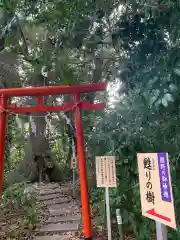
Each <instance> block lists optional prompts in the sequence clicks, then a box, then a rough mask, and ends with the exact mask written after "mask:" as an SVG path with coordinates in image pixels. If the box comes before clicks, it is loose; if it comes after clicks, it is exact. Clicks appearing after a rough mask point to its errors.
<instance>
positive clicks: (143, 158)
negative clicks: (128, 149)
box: [137, 153, 176, 229]
mask: <svg viewBox="0 0 180 240" xmlns="http://www.w3.org/2000/svg"><path fill="white" fill-rule="evenodd" d="M137 160H138V168H139V182H140V193H141V208H142V215H143V216H146V217H148V218H151V219H153V220H155V221H158V222H160V223H162V224H164V225H167V226H169V227H172V228H175V229H176V220H175V214H174V203H173V195H172V187H171V176H170V171H169V160H168V154H167V153H137Z"/></svg>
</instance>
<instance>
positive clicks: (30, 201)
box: [0, 183, 41, 239]
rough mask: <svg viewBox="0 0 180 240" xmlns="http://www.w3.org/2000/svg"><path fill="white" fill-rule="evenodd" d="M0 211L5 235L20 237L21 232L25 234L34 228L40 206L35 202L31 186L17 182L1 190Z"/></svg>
mask: <svg viewBox="0 0 180 240" xmlns="http://www.w3.org/2000/svg"><path fill="white" fill-rule="evenodd" d="M0 211H1V221H3V222H5V223H6V224H5V225H4V228H3V230H4V232H5V233H6V236H7V237H11V238H10V239H13V237H15V238H16V239H21V235H22V234H26V236H27V235H28V234H29V232H31V231H32V230H33V229H34V228H35V226H36V223H37V222H38V215H39V213H40V211H41V206H40V205H39V204H38V203H37V204H36V200H35V197H34V193H33V187H32V186H30V185H29V186H28V185H27V184H26V183H18V184H13V185H12V186H10V187H8V188H7V189H5V191H4V192H3V197H2V201H1V205H0ZM1 231H2V230H1Z"/></svg>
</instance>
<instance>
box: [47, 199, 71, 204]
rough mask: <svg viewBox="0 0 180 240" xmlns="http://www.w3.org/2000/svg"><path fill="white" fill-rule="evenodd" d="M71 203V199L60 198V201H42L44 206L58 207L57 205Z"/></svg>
mask: <svg viewBox="0 0 180 240" xmlns="http://www.w3.org/2000/svg"><path fill="white" fill-rule="evenodd" d="M70 201H71V198H61V199H58V198H57V199H49V200H45V201H43V203H44V204H45V205H46V206H49V205H59V204H63V203H69V202H70Z"/></svg>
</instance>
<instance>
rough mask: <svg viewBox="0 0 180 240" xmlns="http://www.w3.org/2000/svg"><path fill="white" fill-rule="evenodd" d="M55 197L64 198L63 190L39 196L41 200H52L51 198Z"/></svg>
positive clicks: (38, 198)
mask: <svg viewBox="0 0 180 240" xmlns="http://www.w3.org/2000/svg"><path fill="white" fill-rule="evenodd" d="M54 198H62V192H61V193H52V194H47V195H39V196H37V200H39V201H44V200H50V199H54Z"/></svg>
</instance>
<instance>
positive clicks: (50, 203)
mask: <svg viewBox="0 0 180 240" xmlns="http://www.w3.org/2000/svg"><path fill="white" fill-rule="evenodd" d="M69 190H70V187H69V186H67V184H64V185H58V184H56V183H51V184H43V183H41V184H39V185H38V186H37V189H36V198H37V200H38V201H40V202H41V203H42V204H43V205H45V206H46V209H47V211H46V212H45V213H44V216H43V218H42V221H41V222H40V223H39V224H38V225H37V227H36V229H35V236H34V240H69V239H72V240H74V239H79V238H80V223H81V209H80V204H79V202H78V201H77V200H74V199H72V197H71V196H70V194H69Z"/></svg>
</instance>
